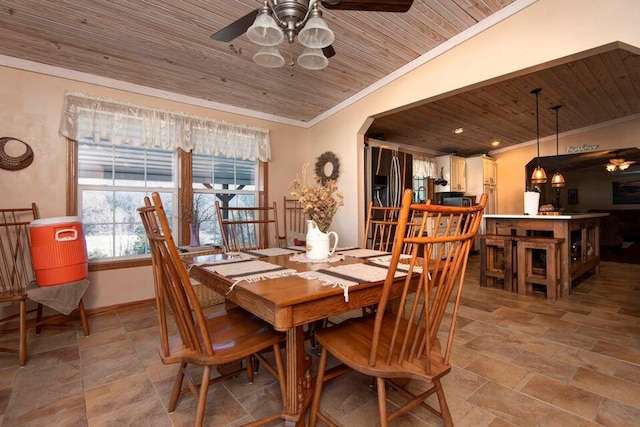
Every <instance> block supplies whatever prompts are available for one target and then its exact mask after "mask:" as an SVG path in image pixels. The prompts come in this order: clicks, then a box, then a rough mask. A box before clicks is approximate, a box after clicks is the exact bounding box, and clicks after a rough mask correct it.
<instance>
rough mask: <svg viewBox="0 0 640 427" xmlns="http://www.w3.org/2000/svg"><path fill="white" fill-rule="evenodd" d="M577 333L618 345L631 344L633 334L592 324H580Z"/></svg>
mask: <svg viewBox="0 0 640 427" xmlns="http://www.w3.org/2000/svg"><path fill="white" fill-rule="evenodd" d="M575 333H576V334H577V335H584V336H586V337H589V338H594V339H597V340H601V341H606V342H610V343H614V344H618V345H629V342H630V340H631V336H630V335H628V334H621V333H619V332H614V331H611V330H608V329H600V328H593V327H590V326H580V327H579V328H578V329H576V332H575Z"/></svg>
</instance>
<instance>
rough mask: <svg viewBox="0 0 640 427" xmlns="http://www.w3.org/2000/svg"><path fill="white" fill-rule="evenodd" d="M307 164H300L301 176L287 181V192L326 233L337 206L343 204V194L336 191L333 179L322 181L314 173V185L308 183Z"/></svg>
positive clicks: (336, 185) (336, 186)
mask: <svg viewBox="0 0 640 427" xmlns="http://www.w3.org/2000/svg"><path fill="white" fill-rule="evenodd" d="M308 166H309V165H308V164H304V165H303V166H302V178H299V177H298V176H296V178H295V179H294V180H293V181H291V182H290V183H289V193H290V194H291V197H293V198H295V199H297V200H298V201H299V202H300V206H301V207H302V210H303V211H304V213H305V214H306V215H307V217H308V218H309V219H312V220H314V221H315V223H316V224H317V225H318V228H319V229H320V231H322V232H323V233H326V232H327V231H328V230H329V227H330V226H331V221H333V216H334V215H335V214H336V212H337V211H338V208H339V207H340V206H344V196H343V195H342V193H341V192H339V191H338V183H337V182H336V181H335V180H327V181H325V182H324V183H322V180H320V178H319V177H318V176H317V175H314V176H313V180H314V181H315V185H309V184H308V183H307V182H308V181H307V167H308Z"/></svg>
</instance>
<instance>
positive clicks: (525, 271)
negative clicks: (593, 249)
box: [514, 236, 564, 301]
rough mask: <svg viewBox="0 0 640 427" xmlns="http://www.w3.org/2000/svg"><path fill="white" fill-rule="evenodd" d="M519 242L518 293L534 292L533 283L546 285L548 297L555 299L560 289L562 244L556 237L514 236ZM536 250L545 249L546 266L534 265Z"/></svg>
mask: <svg viewBox="0 0 640 427" xmlns="http://www.w3.org/2000/svg"><path fill="white" fill-rule="evenodd" d="M514 239H515V241H516V244H517V260H518V261H517V268H518V293H519V294H526V293H531V292H532V284H534V283H535V284H539V285H543V286H546V288H547V299H548V300H552V301H555V300H556V298H557V297H558V294H559V291H560V276H561V275H560V264H561V259H562V257H561V255H560V246H561V244H562V242H564V239H562V238H556V237H532V236H514ZM534 251H544V253H545V257H544V266H543V267H537V266H534V265H533V262H534V257H533V254H534Z"/></svg>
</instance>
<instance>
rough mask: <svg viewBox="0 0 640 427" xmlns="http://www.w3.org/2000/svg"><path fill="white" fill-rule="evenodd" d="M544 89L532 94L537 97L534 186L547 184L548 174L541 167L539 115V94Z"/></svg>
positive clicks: (532, 180) (532, 179) (532, 178)
mask: <svg viewBox="0 0 640 427" xmlns="http://www.w3.org/2000/svg"><path fill="white" fill-rule="evenodd" d="M541 90H542V89H539V88H538V89H534V90H532V91H531V93H533V94H535V95H536V143H537V146H538V166H537V167H536V168H535V169H534V171H533V174H532V175H531V182H532V183H533V184H544V183H545V182H547V174H546V173H545V171H544V169H542V168H541V167H540V119H539V115H538V94H539V93H540V91H541Z"/></svg>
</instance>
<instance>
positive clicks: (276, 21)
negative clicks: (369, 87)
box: [211, 0, 413, 70]
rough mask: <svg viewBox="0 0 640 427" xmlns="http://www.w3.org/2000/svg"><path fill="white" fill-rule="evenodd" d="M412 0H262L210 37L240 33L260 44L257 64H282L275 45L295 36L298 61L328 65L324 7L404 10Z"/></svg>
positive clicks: (317, 66) (221, 38)
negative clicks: (299, 52) (300, 47)
mask: <svg viewBox="0 0 640 427" xmlns="http://www.w3.org/2000/svg"><path fill="white" fill-rule="evenodd" d="M412 4H413V0H264V3H263V5H262V7H260V8H258V9H256V10H253V11H251V12H249V13H247V14H246V15H245V16H243V17H241V18H239V19H237V20H236V21H234V22H232V23H231V24H229V25H227V26H226V27H224V28H222V29H221V30H219V31H217V32H215V33H214V34H212V35H211V39H213V40H216V41H221V42H230V41H231V40H233V39H235V38H236V37H239V36H241V35H242V34H245V33H246V34H247V37H248V38H249V40H251V41H252V42H253V43H256V44H257V45H259V46H261V48H260V50H259V51H258V52H257V53H256V54H255V55H254V57H253V59H254V61H255V62H256V63H257V64H258V65H262V66H265V67H269V68H275V67H279V66H282V65H284V58H282V56H281V55H280V53H279V52H278V50H277V47H276V46H277V45H278V44H280V42H282V40H284V39H285V38H286V39H287V41H288V42H289V43H290V44H291V43H293V42H294V40H295V39H296V37H297V38H298V41H299V42H300V43H301V44H302V45H304V46H305V47H306V49H305V51H304V52H303V53H302V55H300V57H298V64H300V65H301V66H302V67H304V68H307V69H312V70H319V69H322V68H324V67H326V66H327V64H328V58H331V57H332V56H334V55H335V50H334V49H333V46H332V45H331V44H332V43H333V39H334V36H333V32H332V31H331V30H330V29H329V27H328V26H327V24H326V23H325V22H324V21H323V20H322V11H321V10H320V7H319V6H320V5H322V7H323V8H325V9H334V10H359V11H366V12H406V11H408V10H409V9H410V8H411V5H412Z"/></svg>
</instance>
